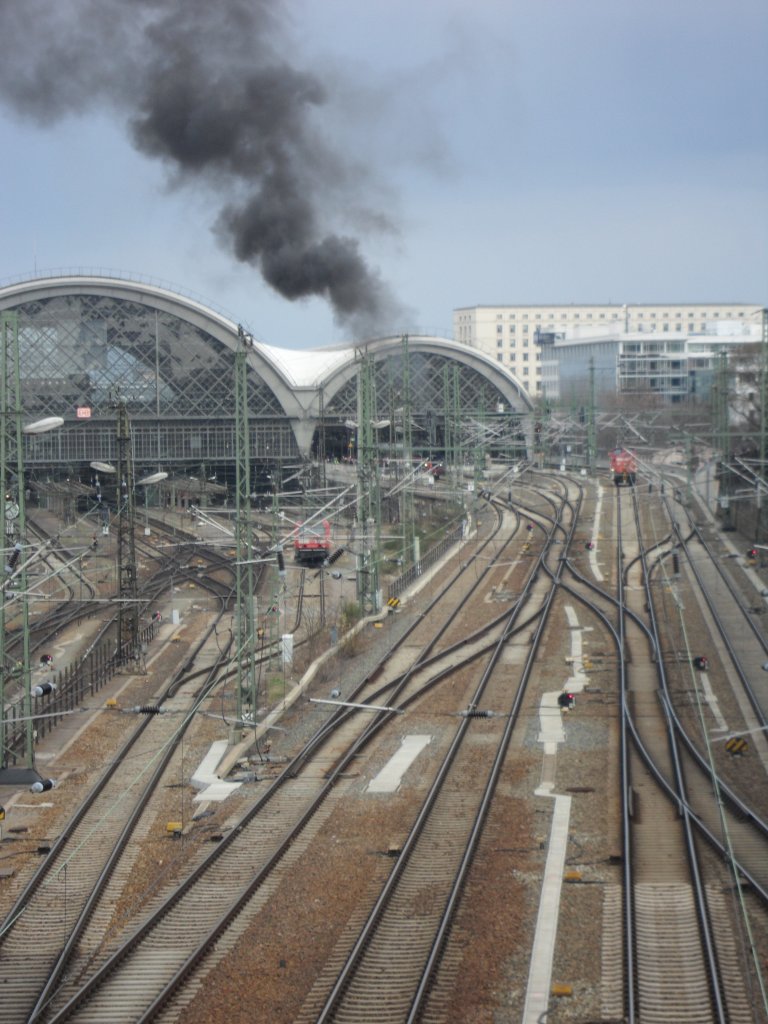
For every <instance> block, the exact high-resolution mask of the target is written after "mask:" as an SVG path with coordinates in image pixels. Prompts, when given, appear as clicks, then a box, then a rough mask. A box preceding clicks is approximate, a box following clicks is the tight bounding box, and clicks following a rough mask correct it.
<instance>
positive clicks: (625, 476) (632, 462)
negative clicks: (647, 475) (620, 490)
mask: <svg viewBox="0 0 768 1024" xmlns="http://www.w3.org/2000/svg"><path fill="white" fill-rule="evenodd" d="M609 458H610V462H611V472H612V473H613V482H614V484H615V485H616V487H622V486H629V487H634V485H635V481H636V479H637V458H636V456H635V453H634V452H631V451H629V450H628V449H627V448H614V449H613V451H612V452H611V453H610V456H609Z"/></svg>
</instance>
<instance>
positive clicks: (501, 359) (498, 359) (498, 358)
mask: <svg viewBox="0 0 768 1024" xmlns="http://www.w3.org/2000/svg"><path fill="white" fill-rule="evenodd" d="M496 360H497V361H498V362H499V363H503V362H504V356H503V355H502V354H501V352H499V354H498V355H497V356H496Z"/></svg>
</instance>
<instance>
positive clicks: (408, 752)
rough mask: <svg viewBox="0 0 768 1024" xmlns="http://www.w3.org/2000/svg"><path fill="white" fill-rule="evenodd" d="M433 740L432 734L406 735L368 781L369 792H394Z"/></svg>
mask: <svg viewBox="0 0 768 1024" xmlns="http://www.w3.org/2000/svg"><path fill="white" fill-rule="evenodd" d="M431 742H432V737H431V736H404V737H403V740H402V742H401V744H400V749H399V750H397V751H396V752H395V753H394V754H393V755H392V757H390V759H389V760H388V761H387V763H386V764H385V765H384V767H383V768H382V769H381V771H380V772H379V774H378V775H377V776H376V777H375V778H374V779H371V781H370V782H369V783H368V792H369V793H394V792H395V790H396V789H397V788H398V786H399V785H400V783H401V782H402V780H403V776H404V775H405V773H406V772H407V771H408V769H409V768H410V767H411V765H412V764H413V762H414V761H415V760H416V758H417V757H418V756H419V754H420V753H421V752H422V750H423V749H424V747H426V746H427V745H428V744H429V743H431Z"/></svg>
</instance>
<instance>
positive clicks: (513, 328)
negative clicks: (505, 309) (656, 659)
mask: <svg viewBox="0 0 768 1024" xmlns="http://www.w3.org/2000/svg"><path fill="white" fill-rule="evenodd" d="M509 333H510V334H514V333H515V325H514V324H512V326H511V327H510V328H509Z"/></svg>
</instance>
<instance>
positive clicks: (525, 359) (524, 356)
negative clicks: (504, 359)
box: [523, 352, 528, 363]
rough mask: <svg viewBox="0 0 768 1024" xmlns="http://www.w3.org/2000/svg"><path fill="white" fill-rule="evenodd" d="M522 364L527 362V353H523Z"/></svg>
mask: <svg viewBox="0 0 768 1024" xmlns="http://www.w3.org/2000/svg"><path fill="white" fill-rule="evenodd" d="M523 362H524V363H527V362H528V353H527V352H523Z"/></svg>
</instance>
